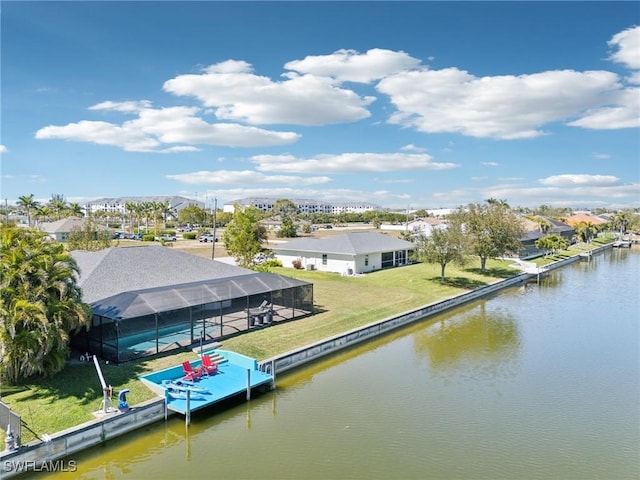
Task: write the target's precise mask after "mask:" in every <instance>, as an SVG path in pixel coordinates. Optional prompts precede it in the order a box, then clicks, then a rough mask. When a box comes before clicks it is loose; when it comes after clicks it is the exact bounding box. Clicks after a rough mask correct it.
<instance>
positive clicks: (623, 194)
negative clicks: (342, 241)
mask: <svg viewBox="0 0 640 480" xmlns="http://www.w3.org/2000/svg"><path fill="white" fill-rule="evenodd" d="M0 8H1V9H2V11H1V22H2V24H1V27H2V29H1V30H2V38H1V40H2V84H1V88H2V119H1V122H2V123H1V127H2V128H1V134H2V135H1V138H0V145H1V146H0V151H1V153H2V163H1V175H2V183H1V187H2V188H1V198H2V199H3V200H4V199H7V201H8V202H9V203H10V204H12V203H14V202H15V200H16V199H17V198H18V197H19V196H21V195H28V194H34V195H35V197H36V199H38V200H40V201H42V202H46V201H47V200H48V199H49V198H50V197H51V195H52V194H63V195H65V196H66V198H67V200H69V201H73V202H79V203H83V202H84V201H87V200H92V199H96V198H100V197H116V196H132V195H184V196H187V197H191V198H197V199H198V200H200V201H207V202H208V203H209V204H211V203H212V202H213V198H216V199H217V201H218V205H219V206H220V205H221V204H222V203H224V202H228V201H232V200H234V199H239V198H244V197H249V196H268V197H276V198H312V199H317V200H327V201H340V202H342V201H349V202H353V201H368V202H373V203H375V204H377V205H380V206H382V207H389V208H407V207H410V208H442V207H443V208H448V207H456V206H459V205H464V204H466V203H469V202H482V201H484V200H486V199H488V198H492V197H493V198H498V199H505V200H507V201H508V202H509V204H510V205H511V206H528V207H535V206H538V205H541V204H547V205H552V206H568V207H572V208H576V209H582V208H595V207H607V208H628V207H640V160H639V158H640V133H639V132H640V130H639V128H640V90H639V88H640V8H639V7H638V3H637V2H608V1H607V2H406V3H404V2H353V3H352V2H309V3H308V2H281V3H280V2H258V3H254V2H206V1H202V2H124V1H123V2H18V1H2V3H1V5H0Z"/></svg>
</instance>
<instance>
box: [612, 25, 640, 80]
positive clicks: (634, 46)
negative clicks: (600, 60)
mask: <svg viewBox="0 0 640 480" xmlns="http://www.w3.org/2000/svg"><path fill="white" fill-rule="evenodd" d="M608 45H609V47H610V48H613V49H616V51H614V52H613V53H612V54H611V56H610V57H609V58H610V59H611V60H612V61H614V62H617V63H622V64H623V65H625V66H627V67H628V68H630V69H634V70H638V69H640V53H639V52H640V26H638V27H632V28H628V29H626V30H623V31H622V32H620V33H617V34H615V35H614V36H613V38H612V39H611V40H609V42H608Z"/></svg>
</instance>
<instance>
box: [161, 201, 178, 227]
mask: <svg viewBox="0 0 640 480" xmlns="http://www.w3.org/2000/svg"><path fill="white" fill-rule="evenodd" d="M158 213H159V214H160V217H161V218H162V231H163V232H164V231H165V230H166V229H167V220H168V219H169V218H174V217H175V216H176V211H175V210H174V209H173V208H172V207H171V204H170V203H169V202H168V201H164V202H159V203H158Z"/></svg>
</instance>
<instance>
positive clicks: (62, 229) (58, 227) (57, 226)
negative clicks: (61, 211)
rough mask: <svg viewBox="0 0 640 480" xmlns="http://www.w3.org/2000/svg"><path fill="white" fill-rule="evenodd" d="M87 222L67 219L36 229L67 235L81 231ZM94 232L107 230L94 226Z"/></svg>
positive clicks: (42, 225) (72, 218) (100, 226)
mask: <svg viewBox="0 0 640 480" xmlns="http://www.w3.org/2000/svg"><path fill="white" fill-rule="evenodd" d="M88 221H89V219H87V218H78V217H67V218H63V219H61V220H56V221H55V222H43V223H41V224H40V225H39V226H38V229H40V230H42V231H43V232H46V233H68V232H71V231H73V230H74V229H82V228H84V226H85V224H86V223H87V222H88ZM94 228H95V229H96V230H108V229H107V227H105V226H103V225H97V224H96V225H95V227H94Z"/></svg>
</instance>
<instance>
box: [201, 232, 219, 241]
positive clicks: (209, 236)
mask: <svg viewBox="0 0 640 480" xmlns="http://www.w3.org/2000/svg"><path fill="white" fill-rule="evenodd" d="M198 241H200V242H204V243H207V242H214V241H215V242H217V241H218V239H217V238H215V237H214V236H213V235H212V234H210V233H205V234H204V235H200V238H198Z"/></svg>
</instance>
